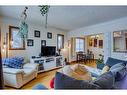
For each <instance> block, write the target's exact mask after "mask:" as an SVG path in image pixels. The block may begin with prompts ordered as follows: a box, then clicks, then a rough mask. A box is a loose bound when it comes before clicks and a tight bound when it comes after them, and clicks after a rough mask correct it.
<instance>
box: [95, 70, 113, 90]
mask: <svg viewBox="0 0 127 95" xmlns="http://www.w3.org/2000/svg"><path fill="white" fill-rule="evenodd" d="M114 82H115V78H114V76H113V74H112V72H107V73H104V74H102V75H101V76H100V77H98V78H97V79H96V80H94V81H93V83H94V84H96V85H99V86H100V87H101V88H102V89H112V88H114Z"/></svg>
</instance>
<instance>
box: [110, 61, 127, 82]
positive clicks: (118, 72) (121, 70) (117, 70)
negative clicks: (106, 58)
mask: <svg viewBox="0 0 127 95" xmlns="http://www.w3.org/2000/svg"><path fill="white" fill-rule="evenodd" d="M110 71H111V72H112V73H113V74H114V76H115V80H116V81H120V80H121V79H123V78H124V77H125V76H126V73H127V68H126V65H125V64H124V63H118V64H116V65H113V66H112V67H111V68H110Z"/></svg>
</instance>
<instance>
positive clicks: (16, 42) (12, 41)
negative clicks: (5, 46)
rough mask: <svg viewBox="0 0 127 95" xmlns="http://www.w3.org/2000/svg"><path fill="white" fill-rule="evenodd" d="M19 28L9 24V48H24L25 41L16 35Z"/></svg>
mask: <svg viewBox="0 0 127 95" xmlns="http://www.w3.org/2000/svg"><path fill="white" fill-rule="evenodd" d="M18 32H19V28H18V27H14V26H9V49H10V50H25V41H24V40H22V39H21V38H20V37H19V36H18Z"/></svg>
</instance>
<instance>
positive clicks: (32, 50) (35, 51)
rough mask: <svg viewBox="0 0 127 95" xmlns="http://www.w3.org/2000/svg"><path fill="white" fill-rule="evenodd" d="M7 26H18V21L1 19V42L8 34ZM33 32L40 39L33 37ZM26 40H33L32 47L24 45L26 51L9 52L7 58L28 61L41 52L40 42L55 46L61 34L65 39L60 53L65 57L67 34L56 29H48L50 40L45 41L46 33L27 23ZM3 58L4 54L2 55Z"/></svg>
mask: <svg viewBox="0 0 127 95" xmlns="http://www.w3.org/2000/svg"><path fill="white" fill-rule="evenodd" d="M9 25H11V26H18V25H19V21H18V20H15V19H9V18H3V19H2V20H1V21H0V26H1V31H2V42H3V37H4V35H5V33H6V32H9ZM34 30H39V31H40V34H41V35H40V38H37V37H34ZM28 31H29V33H28V39H34V46H32V47H30V46H29V47H28V46H27V45H26V50H9V56H24V57H26V59H29V58H30V57H31V56H33V55H34V56H38V55H39V53H40V52H41V40H46V44H47V46H57V34H63V35H64V39H65V41H64V42H65V45H64V46H65V49H64V50H63V51H62V54H63V55H64V57H67V55H68V54H67V49H66V48H67V38H66V34H67V32H65V31H63V30H60V29H56V28H48V32H52V39H47V31H45V29H44V28H43V26H41V25H37V24H32V23H28ZM3 56H4V54H3Z"/></svg>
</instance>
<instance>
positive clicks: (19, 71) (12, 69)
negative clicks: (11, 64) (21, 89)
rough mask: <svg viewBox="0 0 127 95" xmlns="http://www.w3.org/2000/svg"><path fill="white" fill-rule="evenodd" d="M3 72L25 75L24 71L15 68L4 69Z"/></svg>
mask: <svg viewBox="0 0 127 95" xmlns="http://www.w3.org/2000/svg"><path fill="white" fill-rule="evenodd" d="M3 72H4V73H9V74H18V73H22V74H24V71H23V70H22V69H14V68H3Z"/></svg>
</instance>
